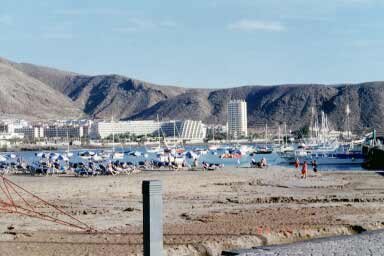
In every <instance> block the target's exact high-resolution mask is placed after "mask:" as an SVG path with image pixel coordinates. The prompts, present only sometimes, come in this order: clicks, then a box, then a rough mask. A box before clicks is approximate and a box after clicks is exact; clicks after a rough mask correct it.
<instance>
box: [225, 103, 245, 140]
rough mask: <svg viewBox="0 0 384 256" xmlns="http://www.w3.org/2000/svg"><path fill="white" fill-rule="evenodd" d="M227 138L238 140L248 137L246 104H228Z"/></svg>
mask: <svg viewBox="0 0 384 256" xmlns="http://www.w3.org/2000/svg"><path fill="white" fill-rule="evenodd" d="M227 122H228V136H229V137H230V138H233V139H238V138H240V137H242V136H247V135H248V126H247V123H248V119H247V102H245V101H244V100H231V101H230V102H229V103H228V119H227Z"/></svg>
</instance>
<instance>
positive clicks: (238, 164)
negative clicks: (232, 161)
mask: <svg viewBox="0 0 384 256" xmlns="http://www.w3.org/2000/svg"><path fill="white" fill-rule="evenodd" d="M237 168H240V158H237Z"/></svg>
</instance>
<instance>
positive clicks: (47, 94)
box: [0, 60, 84, 119]
mask: <svg viewBox="0 0 384 256" xmlns="http://www.w3.org/2000/svg"><path fill="white" fill-rule="evenodd" d="M83 115H84V114H83V112H82V111H81V110H80V109H79V108H77V107H76V106H75V105H74V104H73V102H71V100H70V99H68V97H67V96H65V95H63V94H62V93H60V92H58V91H56V90H54V89H53V88H51V87H50V86H48V85H46V84H44V83H42V82H41V81H39V80H37V79H35V78H33V77H31V76H28V75H27V74H25V73H23V72H21V71H19V70H18V69H16V68H14V67H13V66H12V65H9V63H7V62H5V61H2V60H0V116H1V117H20V118H27V119H55V118H58V117H60V118H79V117H82V116H83Z"/></svg>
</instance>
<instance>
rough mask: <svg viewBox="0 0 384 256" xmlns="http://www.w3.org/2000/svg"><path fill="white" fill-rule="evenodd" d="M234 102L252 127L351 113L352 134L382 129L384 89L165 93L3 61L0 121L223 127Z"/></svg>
mask: <svg viewBox="0 0 384 256" xmlns="http://www.w3.org/2000/svg"><path fill="white" fill-rule="evenodd" d="M230 99H244V100H246V101H247V105H248V106H247V108H248V109H247V111H248V124H249V126H250V127H252V126H255V125H258V124H264V123H266V122H267V123H268V124H270V125H276V124H279V123H284V122H285V123H287V124H288V125H289V127H290V128H292V129H297V128H301V127H303V126H305V125H307V124H309V122H310V120H311V119H312V116H313V110H315V111H316V112H317V113H319V112H320V111H324V112H325V113H326V114H327V115H328V117H329V121H330V123H331V124H332V125H333V126H334V128H337V129H343V128H345V124H346V114H345V109H346V106H347V105H349V107H350V110H351V115H350V124H351V127H352V128H353V129H364V128H367V127H370V128H372V127H375V128H381V127H383V125H384V104H383V102H384V101H383V100H384V82H367V83H360V84H353V85H345V84H344V85H342V84H340V85H322V84H287V85H276V86H257V85H252V86H240V87H234V88H228V89H194V88H183V87H175V86H162V85H156V84H152V83H147V82H144V81H141V80H137V79H132V78H128V77H125V76H120V75H114V74H113V75H97V76H89V75H82V74H77V73H73V72H66V71H61V70H57V69H53V68H48V67H42V66H37V65H33V64H27V63H16V62H12V61H9V60H6V59H3V58H0V114H1V116H3V117H18V118H26V119H66V118H85V117H89V118H100V119H110V118H111V117H112V116H113V117H114V118H115V119H122V120H139V119H156V116H159V117H160V118H161V119H193V120H202V121H203V122H205V123H211V124H213V123H216V124H225V123H226V111H227V110H226V106H227V102H228V101H229V100H230Z"/></svg>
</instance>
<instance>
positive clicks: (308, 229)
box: [0, 167, 384, 255]
mask: <svg viewBox="0 0 384 256" xmlns="http://www.w3.org/2000/svg"><path fill="white" fill-rule="evenodd" d="M383 175H384V174H383V173H377V172H363V171H339V172H336V171H328V172H325V171H324V172H320V173H317V174H315V173H313V172H311V171H310V172H309V175H308V178H307V179H300V173H299V171H298V170H294V169H293V168H284V167H268V168H267V169H251V168H229V167H228V168H227V167H226V168H224V169H222V170H219V171H210V172H202V171H180V172H172V171H160V172H158V171H144V172H141V173H138V174H132V175H128V176H114V177H112V176H102V177H88V178H85V177H83V178H75V177H67V176H61V177H60V176H53V177H51V176H49V177H46V176H41V177H27V176H9V177H8V178H9V179H10V180H11V181H13V182H15V183H16V184H19V185H21V186H23V187H24V188H26V189H28V190H29V191H31V192H33V193H35V194H36V195H38V196H40V197H42V198H44V199H46V200H48V201H49V202H50V203H53V204H55V205H58V206H60V207H61V208H62V209H64V210H65V211H66V212H68V213H70V214H72V215H74V216H75V217H76V218H78V219H80V220H81V221H83V222H85V223H87V224H89V225H91V226H92V227H94V228H95V229H96V230H97V231H98V232H96V233H86V232H82V231H78V230H76V229H71V228H68V227H64V226H61V225H58V224H55V223H51V222H46V221H42V220H38V219H32V218H29V217H24V216H18V215H15V214H8V213H3V212H1V213H0V214H1V218H0V228H1V232H0V233H1V235H0V251H1V252H2V253H3V254H8V255H117V254H120V255H142V233H141V229H142V227H141V222H142V205H141V203H142V202H141V200H142V197H141V182H142V180H150V179H159V180H162V182H163V189H164V192H163V198H164V242H165V249H166V253H167V255H220V254H221V252H222V251H223V250H230V249H239V248H251V247H254V246H258V245H270V244H279V243H288V242H293V241H300V240H305V239H310V238H317V237H324V236H331V235H343V234H356V233H359V232H362V231H364V230H376V229H382V228H383V227H384V222H383V219H384V184H383V182H384V176H383ZM2 200H5V197H4V195H2ZM42 210H44V209H42Z"/></svg>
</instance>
